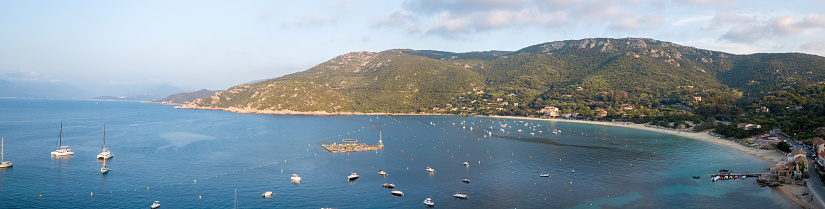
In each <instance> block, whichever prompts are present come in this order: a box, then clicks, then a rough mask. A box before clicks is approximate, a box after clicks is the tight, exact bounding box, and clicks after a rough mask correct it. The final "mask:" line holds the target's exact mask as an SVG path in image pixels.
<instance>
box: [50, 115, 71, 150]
mask: <svg viewBox="0 0 825 209" xmlns="http://www.w3.org/2000/svg"><path fill="white" fill-rule="evenodd" d="M57 144H58V145H57V150H55V151H52V155H54V156H69V155H74V152H72V150H71V149H69V146H63V123H60V135H59V136H58V138H57Z"/></svg>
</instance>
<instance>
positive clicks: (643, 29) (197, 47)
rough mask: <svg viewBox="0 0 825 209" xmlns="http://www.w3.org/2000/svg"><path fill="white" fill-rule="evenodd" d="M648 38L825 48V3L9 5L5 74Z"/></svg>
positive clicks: (213, 77)
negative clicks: (350, 53) (563, 41)
mask: <svg viewBox="0 0 825 209" xmlns="http://www.w3.org/2000/svg"><path fill="white" fill-rule="evenodd" d="M625 37H643V38H653V39H658V40H662V41H668V42H673V43H676V44H680V45H687V46H694V47H697V48H702V49H709V50H716V51H724V52H729V53H735V54H751V53H775V52H801V53H808V54H815V55H819V56H824V55H825V0H785V1H777V0H767V1H763V0H477V1H470V0H403V1H392V0H390V1H387V0H375V1H366V0H365V1H362V0H317V1H316V0H313V1H255V0H244V1H208V0H197V1H152V0H145V1H93V0H91V1H37V0H34V1H0V80H6V81H10V82H18V83H23V82H41V83H42V82H48V83H56V84H65V85H71V86H74V87H77V89H82V90H85V91H88V92H91V93H92V94H100V95H104V94H115V92H114V91H126V90H127V89H129V88H137V87H142V86H148V85H157V84H163V83H168V84H171V85H173V86H176V87H180V88H183V89H188V90H197V89H202V88H206V89H211V90H224V89H227V88H229V87H232V86H235V85H238V84H241V83H245V82H250V81H255V80H261V79H266V78H275V77H280V76H283V75H287V74H290V73H294V72H299V71H303V70H306V69H309V68H310V67H312V66H314V65H316V64H319V63H322V62H324V61H327V60H329V59H332V58H334V57H336V56H338V55H342V54H345V53H348V52H354V51H371V52H379V51H384V50H388V49H430V50H441V51H452V52H469V51H488V50H506V51H515V50H518V49H521V48H524V47H527V46H531V45H535V44H540V43H545V42H552V41H562V40H578V39H584V38H625Z"/></svg>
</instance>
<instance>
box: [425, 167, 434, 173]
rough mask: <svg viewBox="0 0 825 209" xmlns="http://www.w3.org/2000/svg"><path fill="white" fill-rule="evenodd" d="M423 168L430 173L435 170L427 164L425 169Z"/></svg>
mask: <svg viewBox="0 0 825 209" xmlns="http://www.w3.org/2000/svg"><path fill="white" fill-rule="evenodd" d="M424 170H427V171H429V172H430V173H434V172H435V169H433V168H430V166H427V169H424Z"/></svg>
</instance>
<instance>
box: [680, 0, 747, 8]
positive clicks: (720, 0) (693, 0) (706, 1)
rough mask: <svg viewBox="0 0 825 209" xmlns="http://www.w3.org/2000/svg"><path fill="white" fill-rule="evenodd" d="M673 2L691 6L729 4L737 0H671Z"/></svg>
mask: <svg viewBox="0 0 825 209" xmlns="http://www.w3.org/2000/svg"><path fill="white" fill-rule="evenodd" d="M673 1H674V2H677V3H681V4H687V5H693V6H703V7H706V6H716V7H721V6H728V5H730V4H733V3H736V2H738V1H739V0H673Z"/></svg>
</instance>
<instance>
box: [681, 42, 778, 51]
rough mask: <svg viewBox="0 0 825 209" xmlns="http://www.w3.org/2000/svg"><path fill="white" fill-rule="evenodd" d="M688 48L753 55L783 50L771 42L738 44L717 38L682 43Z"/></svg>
mask: <svg viewBox="0 0 825 209" xmlns="http://www.w3.org/2000/svg"><path fill="white" fill-rule="evenodd" d="M682 44H684V45H687V46H695V47H697V48H701V49H712V50H715V51H722V52H727V53H734V54H752V53H757V52H766V51H771V50H775V49H778V48H781V47H782V45H781V44H778V43H774V42H770V41H762V42H758V43H753V44H749V43H737V42H729V41H725V40H720V39H716V38H701V39H696V40H688V41H685V42H684V43H682Z"/></svg>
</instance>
